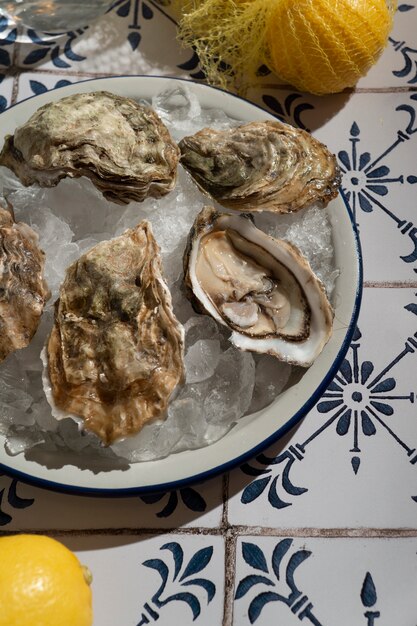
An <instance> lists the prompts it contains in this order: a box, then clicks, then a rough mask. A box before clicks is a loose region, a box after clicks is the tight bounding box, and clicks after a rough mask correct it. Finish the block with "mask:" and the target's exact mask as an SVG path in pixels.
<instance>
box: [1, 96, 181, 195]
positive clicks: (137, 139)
mask: <svg viewBox="0 0 417 626" xmlns="http://www.w3.org/2000/svg"><path fill="white" fill-rule="evenodd" d="M178 160H179V149H178V146H177V145H176V144H175V143H174V141H173V140H172V139H171V136H170V134H169V131H168V129H167V128H166V127H165V125H164V124H163V123H162V121H161V120H160V119H159V117H158V116H157V114H156V113H155V112H154V111H153V110H152V109H151V108H149V107H146V106H142V105H140V104H139V103H137V102H136V101H135V100H132V99H130V98H125V97H122V96H118V95H115V94H112V93H110V92H107V91H97V92H91V93H79V94H74V95H72V96H67V97H65V98H62V99H61V100H58V101H57V102H50V103H48V104H45V105H44V106H42V107H41V108H40V109H38V110H37V111H36V112H35V113H34V114H33V115H32V117H31V118H30V119H29V120H28V121H27V122H26V123H25V124H23V126H20V127H19V128H17V129H16V131H15V133H14V135H8V136H7V137H6V139H5V144H4V146H3V150H2V152H1V154H0V165H5V166H6V167H8V168H10V169H11V170H12V171H13V172H14V173H15V174H16V176H18V177H19V179H20V180H21V182H22V183H23V184H24V185H26V186H28V185H32V184H34V183H37V184H38V185H40V186H41V187H54V186H55V185H57V184H58V182H59V181H60V180H61V179H62V178H65V177H66V176H69V177H71V178H78V177H80V176H87V177H88V178H90V179H91V181H92V182H93V183H94V185H95V186H96V187H97V188H98V189H99V190H100V191H101V192H102V193H103V195H104V196H105V198H107V199H109V200H112V201H113V202H116V203H118V204H127V203H128V202H130V201H131V200H136V201H139V202H140V201H142V200H144V199H145V198H147V197H148V196H152V197H154V198H159V197H160V196H163V195H165V194H167V193H168V192H169V191H171V190H172V189H173V188H174V186H175V182H176V176H177V165H178Z"/></svg>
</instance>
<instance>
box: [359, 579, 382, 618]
mask: <svg viewBox="0 0 417 626" xmlns="http://www.w3.org/2000/svg"><path fill="white" fill-rule="evenodd" d="M377 600H378V597H377V593H376V589H375V584H374V581H373V580H372V576H371V574H370V573H369V572H367V573H366V576H365V579H364V581H363V584H362V589H361V602H362V604H363V606H364V607H365V608H366V609H368V610H367V611H365V614H364V615H365V618H366V619H367V622H366V625H367V626H374V624H375V621H376V620H377V619H378V617H380V616H381V613H380V612H379V611H376V610H375V608H374V607H375V604H376V603H377Z"/></svg>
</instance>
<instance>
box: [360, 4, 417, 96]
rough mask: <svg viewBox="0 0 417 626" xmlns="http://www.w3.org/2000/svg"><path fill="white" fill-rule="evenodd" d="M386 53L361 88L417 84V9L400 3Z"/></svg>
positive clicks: (361, 82) (368, 74)
mask: <svg viewBox="0 0 417 626" xmlns="http://www.w3.org/2000/svg"><path fill="white" fill-rule="evenodd" d="M398 6H399V8H398V10H397V12H396V14H395V17H394V26H393V29H392V32H391V33H390V37H389V41H388V43H387V46H386V48H385V50H384V53H383V54H382V55H381V57H380V58H379V59H378V61H377V63H376V64H375V65H374V66H373V67H372V68H371V69H370V70H369V72H368V73H367V75H366V76H365V77H364V78H362V79H361V80H360V81H359V82H358V84H357V87H360V88H373V87H401V86H406V85H408V86H413V85H414V86H415V85H416V83H417V66H416V61H417V7H416V3H415V0H411V2H399V3H398Z"/></svg>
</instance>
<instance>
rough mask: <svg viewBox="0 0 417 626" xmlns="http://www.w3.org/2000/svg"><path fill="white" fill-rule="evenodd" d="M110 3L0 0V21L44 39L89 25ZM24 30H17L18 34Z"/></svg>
mask: <svg viewBox="0 0 417 626" xmlns="http://www.w3.org/2000/svg"><path fill="white" fill-rule="evenodd" d="M113 3H114V0H78V1H77V0H75V1H74V0H0V23H1V18H3V25H4V20H5V18H6V19H7V20H8V29H7V30H9V29H10V28H15V27H16V26H19V25H20V26H25V27H26V29H32V30H34V31H36V33H37V34H38V35H39V36H40V37H41V38H42V39H43V40H47V39H48V38H56V36H57V35H59V34H62V33H66V32H68V31H74V30H77V29H79V28H82V27H83V26H87V25H89V24H91V22H93V21H94V20H96V19H97V18H98V17H100V16H101V15H103V14H104V13H105V12H106V11H107V10H108V9H109V8H110V6H111V5H112V4H113ZM26 29H18V32H19V34H20V36H22V32H24V30H26ZM4 30H5V29H3V31H4ZM23 37H24V35H23ZM24 38H25V37H24ZM0 45H1V33H0Z"/></svg>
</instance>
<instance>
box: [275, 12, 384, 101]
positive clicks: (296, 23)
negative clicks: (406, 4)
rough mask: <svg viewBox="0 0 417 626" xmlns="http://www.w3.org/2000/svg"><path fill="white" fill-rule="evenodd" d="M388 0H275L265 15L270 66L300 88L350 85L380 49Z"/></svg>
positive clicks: (332, 88)
mask: <svg viewBox="0 0 417 626" xmlns="http://www.w3.org/2000/svg"><path fill="white" fill-rule="evenodd" d="M394 5H395V3H394V2H389V3H388V4H387V2H386V0H280V1H279V2H276V3H275V9H274V12H273V14H272V15H271V16H270V23H269V31H268V44H269V53H270V57H271V58H270V63H269V64H270V66H271V69H272V70H273V71H274V72H275V73H276V74H277V75H278V76H279V77H280V78H282V79H284V80H285V81H287V82H289V83H291V84H292V85H294V86H295V87H297V88H298V89H300V90H302V91H309V92H311V93H315V94H326V93H336V92H339V91H342V90H343V89H344V88H345V87H353V85H355V83H356V82H357V81H358V79H359V78H360V77H361V76H363V75H364V74H366V72H367V71H368V70H369V68H370V67H371V66H372V65H373V64H374V63H375V61H376V60H377V59H378V57H379V55H380V54H381V52H382V51H383V49H384V47H385V45H386V43H387V40H388V35H389V32H390V30H391V27H392V14H393V12H394V8H395V6H394Z"/></svg>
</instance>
